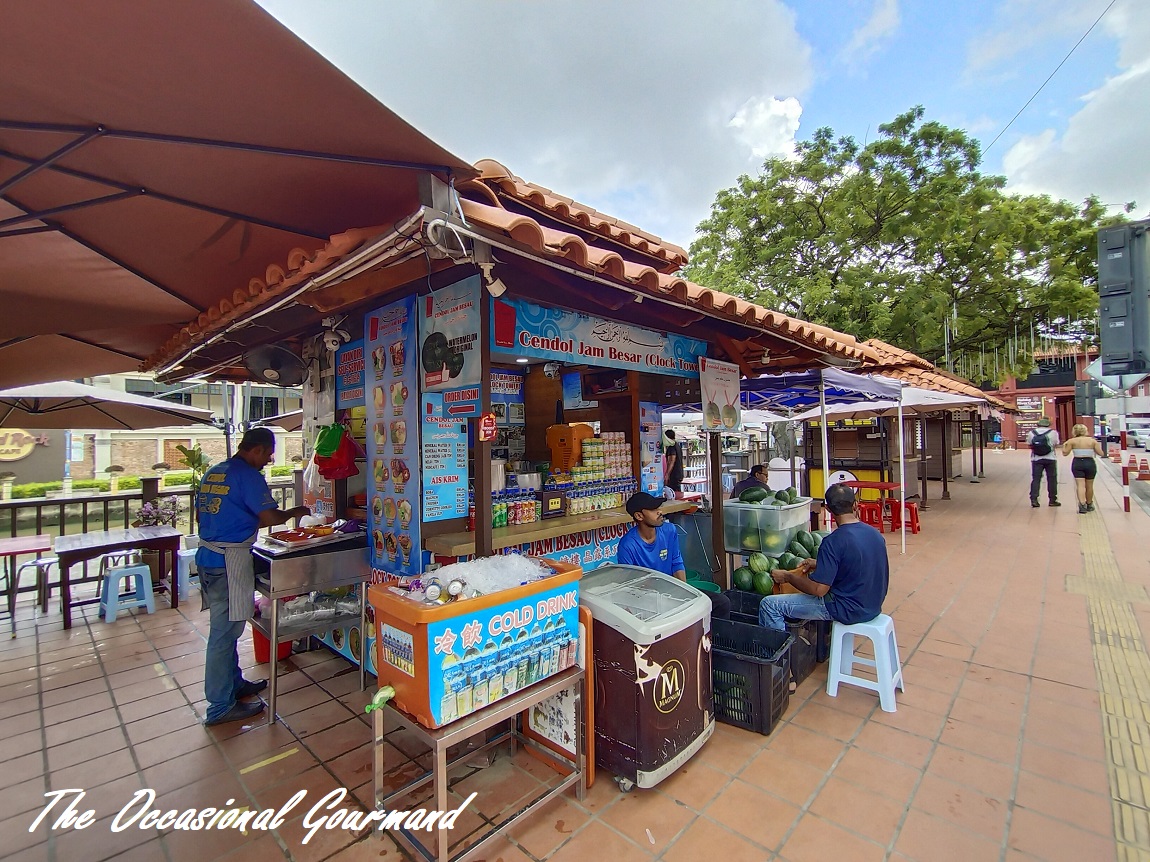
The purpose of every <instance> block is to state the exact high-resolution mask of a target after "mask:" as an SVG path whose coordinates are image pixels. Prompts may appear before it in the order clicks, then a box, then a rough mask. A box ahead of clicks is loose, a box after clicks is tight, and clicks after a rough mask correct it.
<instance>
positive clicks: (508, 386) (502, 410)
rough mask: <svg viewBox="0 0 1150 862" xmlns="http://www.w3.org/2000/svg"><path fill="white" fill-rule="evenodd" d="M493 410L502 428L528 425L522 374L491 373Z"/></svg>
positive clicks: (510, 372)
mask: <svg viewBox="0 0 1150 862" xmlns="http://www.w3.org/2000/svg"><path fill="white" fill-rule="evenodd" d="M491 409H492V410H494V411H495V419H496V420H497V421H498V423H499V425H500V427H506V426H510V425H526V424H527V414H526V411H525V409H524V398H523V374H522V373H521V372H518V371H492V372H491Z"/></svg>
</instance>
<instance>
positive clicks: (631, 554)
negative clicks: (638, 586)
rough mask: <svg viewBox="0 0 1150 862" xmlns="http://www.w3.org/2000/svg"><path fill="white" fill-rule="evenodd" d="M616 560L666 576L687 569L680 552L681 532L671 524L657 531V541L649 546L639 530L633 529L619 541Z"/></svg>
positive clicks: (668, 523)
mask: <svg viewBox="0 0 1150 862" xmlns="http://www.w3.org/2000/svg"><path fill="white" fill-rule="evenodd" d="M616 559H617V560H618V562H619V563H620V564H622V565H625V566H642V567H643V568H645V569H654V570H655V571H656V572H662V573H663V574H665V575H673V574H675V572H678V571H681V570H685V569H686V566H684V565H683V554H682V552H680V550H679V531H678V530H676V529H675V525H674V524H672V523H670V522H664V524H663V526H661V527H659V528H657V529H656V530H655V541H653V542H652V543H651V544H649V545H648V544H647V543H646V542H644V541H643V537H642V536H640V535H639V528H638V527H634V528H632V529H631V530H630V532H628V533H627V534H626V535H625V536H623V538H621V539H620V540H619V552H618V554H617V555H616Z"/></svg>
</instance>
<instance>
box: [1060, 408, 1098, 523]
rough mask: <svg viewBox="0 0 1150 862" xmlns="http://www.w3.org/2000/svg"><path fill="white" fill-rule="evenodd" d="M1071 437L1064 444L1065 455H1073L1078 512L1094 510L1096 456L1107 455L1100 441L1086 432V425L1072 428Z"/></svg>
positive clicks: (1082, 513)
mask: <svg viewBox="0 0 1150 862" xmlns="http://www.w3.org/2000/svg"><path fill="white" fill-rule="evenodd" d="M1070 434H1071V437H1070V439H1069V440H1067V441H1066V442H1065V443H1063V444H1062V454H1063V455H1073V456H1074V460H1072V461H1071V462H1070V475H1071V476H1073V477H1074V493H1075V496H1076V497H1078V514H1079V515H1084V514H1086V513H1087V512H1093V511H1094V477H1095V476H1097V475H1098V462H1097V461H1095V460H1094V456H1095V455H1098V456H1101V457H1106V453H1105V452H1103V451H1102V447H1101V446H1100V445H1099V444H1098V441H1097V440H1095V439H1094V438H1093V437H1091V436H1090V435H1089V434H1087V433H1086V426H1085V425H1075V426H1074V427H1073V428H1071V429H1070Z"/></svg>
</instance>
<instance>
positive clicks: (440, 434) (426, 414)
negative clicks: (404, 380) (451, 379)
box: [421, 392, 467, 521]
mask: <svg viewBox="0 0 1150 862" xmlns="http://www.w3.org/2000/svg"><path fill="white" fill-rule="evenodd" d="M421 454H422V456H423V520H424V521H442V520H445V519H447V518H464V517H466V516H467V420H466V419H463V418H460V417H458V416H449V415H448V414H447V411H446V410H444V409H443V393H441V392H429V393H427V394H426V395H424V396H423V448H422V451H421Z"/></svg>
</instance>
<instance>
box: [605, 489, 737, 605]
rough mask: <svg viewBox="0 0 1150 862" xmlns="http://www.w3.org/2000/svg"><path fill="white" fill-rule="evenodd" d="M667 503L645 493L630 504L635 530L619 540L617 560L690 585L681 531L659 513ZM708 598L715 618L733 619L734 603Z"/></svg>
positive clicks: (720, 597) (717, 596)
mask: <svg viewBox="0 0 1150 862" xmlns="http://www.w3.org/2000/svg"><path fill="white" fill-rule="evenodd" d="M665 502H666V500H664V499H663V498H662V497H654V496H652V495H651V494H647V493H645V492H643V491H640V492H639V493H638V494H632V495H631V498H630V499H629V500H627V514H629V515H630V516H631V518H632V519H633V520H634V522H635V526H634V527H633V528H632V529H631V530H630V532H628V533H627V534H626V535H625V536H623V538H621V539H620V540H619V550H618V552H617V554H616V560H617V561H618V562H619V563H620V564H622V565H626V566H641V567H643V568H645V569H653V570H654V571H656V572H662V573H663V574H664V575H670V576H671V577H673V578H678V579H679V580H680V581H686V580H687V567H686V566H685V565H684V564H683V553H682V551H680V550H679V531H678V529H676V527H675V525H674V524H672V523H669V522H667V521H666V520H665V519H664V517H663V513H662V512H661V511H659V507H660V506H662V505H663V503H665ZM705 595H706V596H707V598H709V599H710V600H711V616H717V617H720V618H722V619H729V618H730V616H731V600H730V599H728V598H727V597H726V596H724V595H722V594H721V593H706V594H705Z"/></svg>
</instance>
